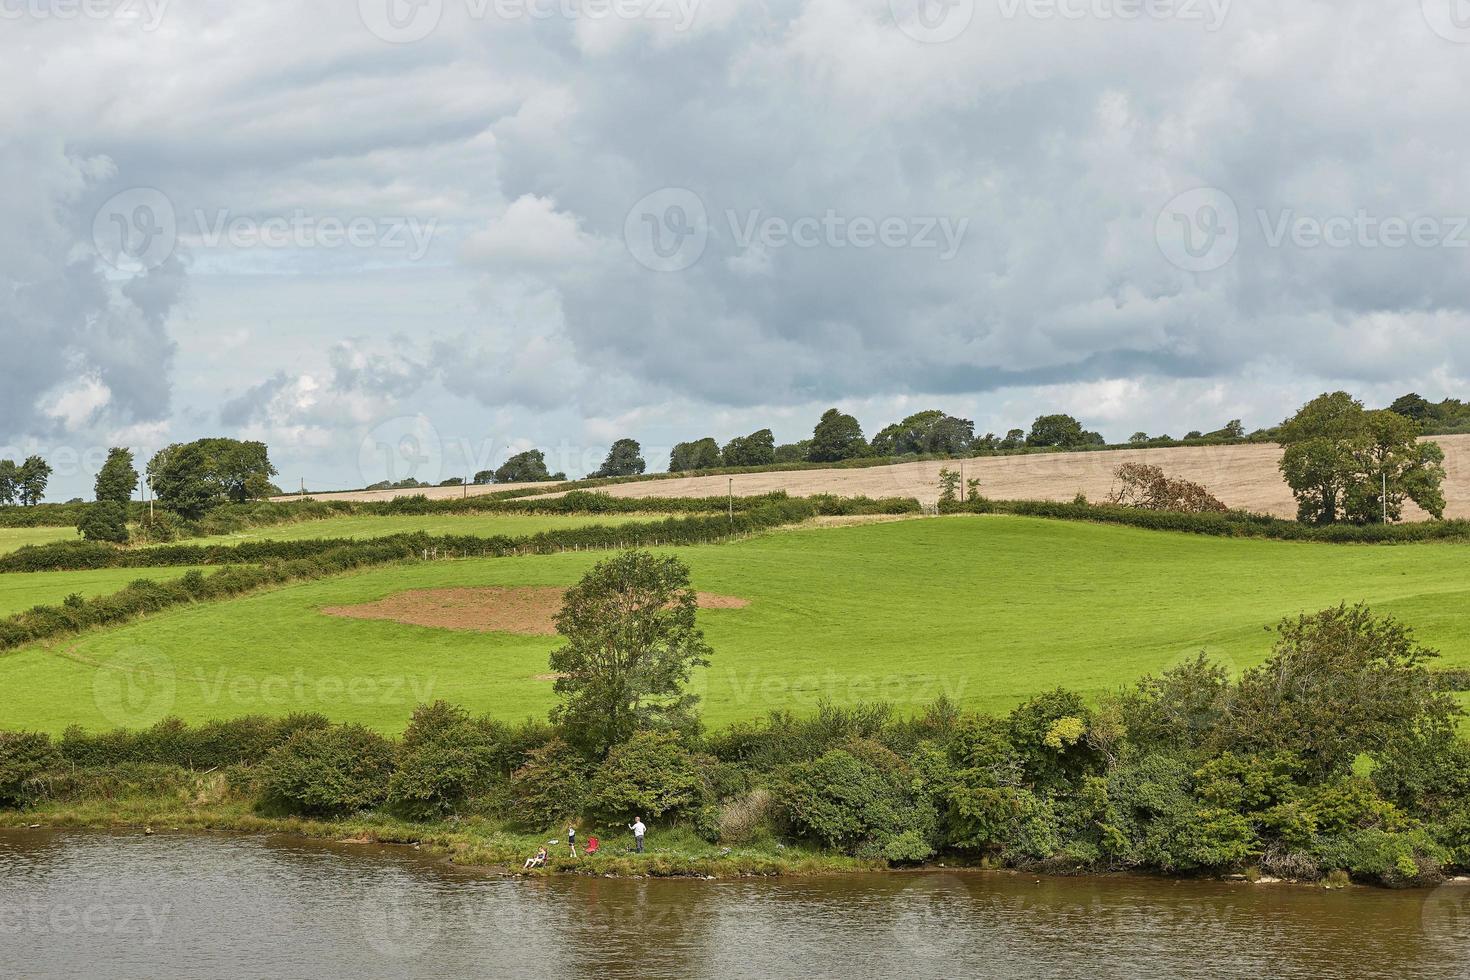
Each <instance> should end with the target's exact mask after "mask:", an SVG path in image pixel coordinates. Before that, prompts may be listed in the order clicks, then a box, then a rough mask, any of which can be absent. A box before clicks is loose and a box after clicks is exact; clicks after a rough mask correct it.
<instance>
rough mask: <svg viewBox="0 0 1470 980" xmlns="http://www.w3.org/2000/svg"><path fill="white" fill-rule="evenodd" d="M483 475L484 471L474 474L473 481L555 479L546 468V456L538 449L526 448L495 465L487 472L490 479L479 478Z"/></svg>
mask: <svg viewBox="0 0 1470 980" xmlns="http://www.w3.org/2000/svg"><path fill="white" fill-rule="evenodd" d="M485 475H486V473H485V472H484V471H482V472H480V473H477V474H475V482H476V483H490V482H494V483H540V482H543V481H547V480H552V479H555V477H553V476H552V475H551V473H550V472H549V471H548V470H547V469H546V457H545V455H543V454H542V452H541V450H539V449H527V450H526V451H525V452H522V453H516V454H515V455H514V456H512V457H510V459H507V460H506V461H505V462H504V463H501V464H500V466H498V467H496V469H495V471H494V473H492V474H489V475H490V479H488V480H482V479H480V478H481V477H482V476H485Z"/></svg>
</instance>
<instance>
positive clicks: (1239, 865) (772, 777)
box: [0, 607, 1470, 886]
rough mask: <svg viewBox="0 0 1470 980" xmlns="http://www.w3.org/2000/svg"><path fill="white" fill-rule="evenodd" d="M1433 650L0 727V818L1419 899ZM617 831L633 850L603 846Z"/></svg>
mask: <svg viewBox="0 0 1470 980" xmlns="http://www.w3.org/2000/svg"><path fill="white" fill-rule="evenodd" d="M1433 656H1434V655H1433V653H1432V652H1431V651H1427V650H1424V649H1422V648H1421V647H1419V646H1418V645H1417V644H1416V643H1415V641H1414V639H1413V637H1412V636H1411V635H1409V633H1408V632H1407V631H1406V630H1404V629H1403V628H1402V627H1400V626H1399V625H1397V624H1396V623H1394V622H1393V621H1391V620H1387V619H1378V618H1375V617H1373V616H1372V615H1371V614H1370V613H1369V611H1368V610H1366V609H1365V608H1362V607H1339V608H1335V609H1329V610H1326V611H1324V612H1322V613H1319V614H1317V615H1315V616H1310V617H1302V618H1298V619H1292V620H1288V621H1285V622H1283V623H1282V624H1280V626H1279V628H1278V637H1277V641H1276V644H1275V648H1274V651H1273V655H1272V657H1271V658H1270V659H1269V660H1268V661H1267V662H1265V663H1264V664H1262V665H1261V666H1259V667H1257V668H1254V669H1252V670H1248V671H1246V672H1245V673H1244V674H1243V675H1241V676H1240V677H1239V678H1238V679H1231V678H1230V677H1229V676H1228V675H1227V674H1226V672H1225V671H1224V670H1223V669H1221V668H1219V667H1216V666H1214V665H1212V664H1210V663H1209V662H1208V661H1207V660H1205V659H1203V658H1201V659H1199V660H1196V661H1190V662H1186V663H1184V664H1182V665H1180V666H1178V667H1176V668H1174V669H1172V670H1169V671H1166V672H1164V673H1163V674H1161V675H1158V676H1154V677H1149V678H1145V679H1144V680H1142V681H1140V682H1138V683H1137V684H1135V685H1131V686H1129V687H1127V688H1125V689H1122V690H1119V691H1117V692H1116V693H1115V694H1113V695H1110V696H1108V697H1104V698H1101V699H1099V700H1097V701H1095V702H1094V703H1091V704H1088V703H1085V702H1084V701H1083V699H1082V698H1080V697H1078V696H1077V695H1075V694H1073V693H1071V692H1068V691H1066V690H1064V689H1057V690H1055V691H1053V692H1051V693H1048V694H1044V695H1041V696H1039V697H1035V698H1032V699H1030V700H1028V701H1027V702H1025V703H1024V704H1022V705H1020V706H1019V707H1017V708H1016V709H1014V710H1013V711H1011V712H1010V713H1009V714H1007V715H1005V716H1003V717H992V716H986V715H977V714H970V713H965V712H962V711H960V710H957V709H956V708H955V707H954V706H953V705H951V704H948V703H945V702H943V701H941V702H939V703H936V704H934V705H932V706H930V707H929V708H928V709H927V710H926V711H924V712H922V713H920V714H918V715H917V716H913V717H901V716H899V715H898V714H896V713H895V712H894V711H893V710H892V709H890V708H888V707H886V706H883V705H866V706H858V707H853V708H837V707H832V706H823V707H821V708H820V709H819V710H818V711H817V712H816V713H815V714H814V715H811V716H805V717H797V716H794V715H791V714H786V713H777V714H773V715H771V716H770V717H768V718H767V719H766V720H765V721H763V722H760V723H751V724H740V725H736V726H733V727H730V728H726V729H721V730H718V731H714V732H702V731H700V730H698V728H697V726H693V727H688V726H686V727H684V728H683V729H682V730H675V729H644V730H640V731H636V732H635V733H633V734H632V735H631V736H630V737H628V738H626V739H624V740H622V741H619V742H618V743H617V744H614V745H613V746H612V747H611V748H610V749H609V750H608V751H607V752H606V753H603V754H599V755H596V756H589V755H585V754H583V753H581V752H578V751H577V750H575V749H573V748H571V747H570V745H569V744H568V742H569V740H572V739H571V737H570V735H569V734H568V733H567V732H564V731H562V730H560V729H559V728H557V727H555V726H552V725H549V724H546V723H542V722H536V721H527V722H525V723H523V724H520V725H508V724H506V723H504V722H498V721H494V720H490V719H485V718H474V717H470V716H468V715H467V714H466V713H465V712H463V711H461V710H459V709H456V708H454V707H452V706H450V705H447V704H444V703H436V704H434V705H427V706H423V707H421V708H420V709H419V710H418V711H417V712H416V713H415V715H414V718H413V720H412V722H411V724H410V725H409V727H408V729H407V730H406V731H405V732H404V734H403V737H402V738H401V739H396V740H390V739H385V738H383V737H382V736H380V735H377V734H375V733H373V732H371V731H369V730H367V729H364V728H362V727H360V726H354V725H334V724H331V723H330V722H328V721H327V720H326V719H325V718H322V717H319V716H292V717H289V718H284V719H267V718H241V719H235V720H233V721H226V722H216V723H211V724H206V725H200V726H196V727H189V726H186V725H184V724H182V723H180V722H177V721H166V722H163V723H160V724H158V725H156V726H154V727H153V728H150V729H146V730H143V731H136V732H125V731H116V732H109V733H101V734H88V733H85V732H83V731H81V730H80V729H72V730H69V731H67V732H66V733H65V734H64V735H63V736H62V737H61V738H60V739H56V740H52V739H50V738H49V737H47V736H45V735H41V734H32V733H7V734H3V735H0V805H3V806H5V807H9V808H11V809H12V810H13V811H15V812H12V813H10V814H9V815H8V816H5V817H3V819H4V820H5V821H6V822H9V823H25V822H45V823H52V824H67V823H72V824H84V825H104V824H117V823H134V824H136V823H144V822H154V823H158V824H161V825H166V826H190V827H194V826H199V827H217V828H224V829H247V830H248V829H295V830H300V831H302V832H306V833H311V834H314V835H331V836H343V837H366V838H369V839H381V840H388V841H394V840H414V841H423V842H424V843H425V844H426V845H429V846H431V847H435V848H437V849H440V850H442V851H444V852H446V853H449V854H451V855H452V856H453V857H454V858H455V859H456V860H459V861H465V862H469V863H482V864H509V863H513V862H518V861H519V859H522V858H524V857H525V856H528V854H529V853H530V852H531V851H533V850H534V848H535V846H536V845H537V843H538V842H545V841H546V840H547V839H548V838H556V839H564V837H565V828H566V826H567V823H568V821H575V822H576V823H577V825H578V826H579V827H580V828H581V829H580V834H579V836H581V837H582V838H584V839H585V837H586V836H588V835H589V834H595V835H597V836H600V837H602V838H603V840H604V841H605V842H607V844H608V846H607V848H606V849H605V855H606V856H605V857H603V858H601V859H599V863H593V864H588V863H585V862H581V861H579V862H573V861H572V860H571V858H570V856H569V855H565V851H564V849H556V848H553V849H552V853H553V857H554V858H556V860H555V861H554V862H553V867H560V868H568V869H570V868H574V867H575V868H579V869H582V870H594V871H609V872H614V873H624V872H627V873H652V874H681V873H682V874H732V875H733V874H747V873H775V872H792V871H809V870H824V869H842V868H854V867H872V866H875V865H885V864H886V865H894V866H902V865H913V864H917V863H921V862H925V861H945V862H946V863H950V862H954V863H962V864H974V865H985V866H994V867H1013V868H1021V869H1026V870H1033V871H1051V872H1059V873H1077V872H1108V871H1123V870H1126V871H1147V872H1156V873H1163V874H1172V875H1222V874H1231V873H1244V874H1246V875H1247V876H1255V875H1258V874H1259V875H1273V876H1277V877H1282V878H1293V879H1303V880H1326V881H1329V882H1333V881H1343V880H1346V879H1347V878H1348V877H1351V878H1353V879H1356V880H1359V881H1364V882H1372V883H1378V884H1386V885H1393V886H1409V885H1427V884H1432V883H1434V882H1436V881H1439V880H1441V879H1442V878H1443V877H1444V876H1445V875H1447V874H1451V873H1454V872H1456V871H1459V870H1463V869H1465V868H1466V867H1470V745H1467V743H1466V742H1465V741H1464V740H1463V739H1462V738H1461V737H1460V736H1459V735H1458V734H1457V733H1456V723H1457V721H1458V720H1459V717H1460V713H1461V712H1460V709H1459V708H1458V707H1457V705H1456V702H1455V701H1454V700H1453V699H1452V698H1451V697H1450V696H1449V695H1448V694H1446V693H1445V692H1444V691H1443V690H1442V687H1443V685H1442V684H1441V683H1439V679H1438V678H1437V677H1436V676H1435V674H1434V673H1433V672H1432V671H1431V670H1430V669H1429V667H1430V664H1431V663H1432V660H1433ZM634 816H642V817H643V818H644V819H645V821H646V822H648V823H649V825H650V827H651V830H650V837H649V841H650V843H651V844H652V846H653V850H652V852H651V853H650V854H647V855H643V856H635V855H630V854H627V853H625V847H626V844H627V843H628V841H627V840H626V838H627V831H626V830H625V829H624V828H626V826H627V824H628V823H629V822H630V821H631V820H632V818H633V817H634ZM558 854H561V855H565V856H563V857H559V858H558V857H557V855H558Z"/></svg>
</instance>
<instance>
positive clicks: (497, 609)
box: [322, 585, 750, 636]
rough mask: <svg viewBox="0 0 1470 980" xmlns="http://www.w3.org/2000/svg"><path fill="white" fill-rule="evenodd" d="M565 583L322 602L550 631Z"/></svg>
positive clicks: (705, 604) (506, 629)
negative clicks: (347, 602)
mask: <svg viewBox="0 0 1470 980" xmlns="http://www.w3.org/2000/svg"><path fill="white" fill-rule="evenodd" d="M565 591H566V590H565V589H562V588H559V587H558V586H554V585H549V586H515V587H511V586H487V587H485V588H474V589H412V590H409V591H407V592H399V593H396V594H394V595H390V596H387V597H385V598H382V599H379V600H377V601H376V602H365V603H362V604H360V605H355V606H325V607H323V609H322V612H323V613H325V614H326V615H328V616H341V617H343V618H345V619H385V620H390V621H392V622H395V623H406V624H408V625H410V626H430V627H436V628H439V629H452V630H474V631H476V632H480V633H490V632H495V633H522V634H530V635H533V636H552V635H555V633H556V622H555V620H556V614H557V613H559V612H560V611H561V605H562V595H563V594H564V593H565ZM697 596H698V598H699V607H700V608H701V609H741V608H744V607H745V606H748V605H750V601H749V600H747V599H741V598H739V597H737V596H726V595H716V594H714V593H712V592H700V593H697Z"/></svg>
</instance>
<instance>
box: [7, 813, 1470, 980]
mask: <svg viewBox="0 0 1470 980" xmlns="http://www.w3.org/2000/svg"><path fill="white" fill-rule="evenodd" d="M0 975H3V976H5V977H18V978H19V977H24V978H50V977H88V978H91V977H123V978H134V977H136V978H154V977H165V976H179V977H271V978H277V977H310V978H351V980H367V978H371V977H380V976H393V977H432V978H436V980H445V978H456V977H534V978H539V977H547V978H553V977H555V978H562V977H579V976H594V977H739V978H744V977H750V978H771V977H843V978H868V977H884V978H889V977H1007V978H1009V977H1078V976H1082V977H1087V978H1089V980H1092V978H1104V977H1226V976H1228V977H1249V978H1252V980H1263V978H1273V980H1274V978H1289V977H1322V976H1332V977H1419V976H1423V977H1438V978H1446V977H1467V976H1470V886H1467V885H1466V884H1463V883H1452V884H1447V885H1444V886H1442V887H1440V888H1438V889H1431V890H1423V891H1398V892H1395V891H1386V890H1379V889H1368V888H1351V889H1346V890H1340V891H1327V890H1324V889H1320V888H1311V887H1306V886H1293V885H1254V886H1252V885H1247V884H1243V883H1222V882H1171V881H1162V880H1155V879H1148V878H1132V877H1119V878H1047V877H1037V876H1035V875H1014V874H1001V873H982V872H957V871H945V870H943V869H938V870H933V871H924V872H915V873H895V874H863V875H843V876H823V877H815V878H791V879H771V880H750V879H745V880H732V881H687V880H673V881H667V880H655V879H646V880H639V879H607V878H593V877H579V876H559V877H551V878H537V879H529V880H515V879H505V878H500V877H494V876H489V875H486V874H483V873H480V872H475V871H471V870H467V869H459V868H455V867H452V866H449V865H447V864H445V863H444V862H442V861H439V860H436V859H433V858H431V857H429V856H427V855H424V854H421V853H418V852H416V851H414V850H412V849H410V848H401V847H379V846H355V845H347V844H325V843H316V842H310V841H303V840H299V839H295V838H286V837H268V836H261V837H248V836H223V835H221V836H214V835H201V834H159V835H156V836H151V837H145V836H142V835H138V834H100V833H84V832H70V831H67V832H52V831H17V832H0Z"/></svg>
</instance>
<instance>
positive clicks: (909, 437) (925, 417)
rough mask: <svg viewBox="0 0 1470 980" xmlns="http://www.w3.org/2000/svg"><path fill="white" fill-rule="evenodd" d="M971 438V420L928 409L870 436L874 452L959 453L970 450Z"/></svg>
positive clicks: (972, 423)
mask: <svg viewBox="0 0 1470 980" xmlns="http://www.w3.org/2000/svg"><path fill="white" fill-rule="evenodd" d="M974 441H975V423H974V422H971V421H970V420H969V419H961V418H956V417H955V416H953V415H947V414H945V413H944V412H941V411H939V410H938V409H930V410H929V411H926V412H917V413H915V414H913V415H910V416H909V417H908V418H906V419H904V420H903V421H902V422H895V423H893V424H892V425H889V426H886V427H885V428H883V429H880V430H879V431H878V434H877V435H875V436H873V446H872V449H873V454H874V455H875V456H905V455H908V454H911V453H919V454H934V455H952V456H958V455H960V454H963V453H967V452H969V451H970V447H971V445H972V444H973V443H974Z"/></svg>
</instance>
